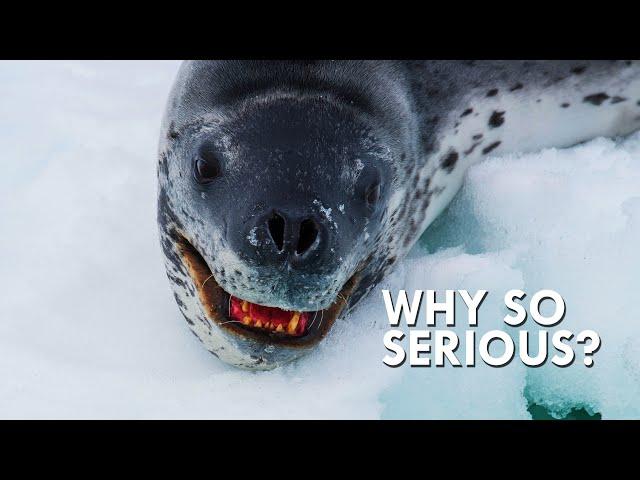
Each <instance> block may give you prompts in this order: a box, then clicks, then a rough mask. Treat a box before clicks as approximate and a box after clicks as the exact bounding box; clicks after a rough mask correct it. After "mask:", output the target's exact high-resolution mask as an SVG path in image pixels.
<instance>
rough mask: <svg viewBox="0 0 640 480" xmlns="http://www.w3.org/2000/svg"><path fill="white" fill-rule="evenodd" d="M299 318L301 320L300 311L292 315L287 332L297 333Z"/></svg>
mask: <svg viewBox="0 0 640 480" xmlns="http://www.w3.org/2000/svg"><path fill="white" fill-rule="evenodd" d="M299 320H300V312H295V313H294V314H293V315H292V316H291V319H290V320H289V325H287V333H296V329H297V328H298V321H299Z"/></svg>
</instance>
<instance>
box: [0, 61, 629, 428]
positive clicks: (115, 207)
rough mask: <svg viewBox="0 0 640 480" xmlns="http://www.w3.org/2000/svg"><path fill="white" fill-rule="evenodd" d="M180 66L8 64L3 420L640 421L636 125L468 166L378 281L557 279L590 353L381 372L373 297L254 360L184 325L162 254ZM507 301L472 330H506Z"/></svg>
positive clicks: (482, 283)
mask: <svg viewBox="0 0 640 480" xmlns="http://www.w3.org/2000/svg"><path fill="white" fill-rule="evenodd" d="M176 67H177V63H175V62H162V63H158V62H81V63H77V62H55V63H41V62H23V63H15V62H2V63H0V88H1V89H2V100H0V155H1V158H2V160H1V161H0V166H1V171H0V232H1V235H0V252H2V261H1V262H0V292H1V293H0V417H3V418H87V417H90V418H94V417H97V418H235V417H242V418H252V417H260V418H291V417H294V418H307V417H313V418H317V417H322V418H325V417H331V418H380V417H382V418H403V417H409V418H414V417H420V418H529V417H530V414H529V413H528V410H527V405H528V402H535V403H537V404H539V405H544V406H545V407H546V408H547V409H548V410H549V411H551V412H553V413H555V414H557V415H562V414H565V413H566V412H567V411H568V410H569V409H570V408H573V407H581V408H584V409H585V410H586V411H588V412H592V413H593V412H599V413H600V414H602V416H603V418H638V417H640V335H639V333H640V332H639V330H640V322H639V320H640V315H639V314H640V312H639V309H640V303H639V302H638V301H637V292H638V287H639V280H638V278H639V275H638V272H639V271H640V268H639V267H640V250H638V239H640V135H638V134H636V135H634V136H632V137H630V138H628V139H625V140H622V141H612V140H606V139H598V140H595V141H593V142H590V143H588V144H585V145H581V146H578V147H575V148H572V149H568V150H547V151H544V152H541V153H537V154H534V155H526V156H522V157H509V158H492V159H489V160H487V161H485V162H484V163H482V164H480V165H478V166H476V167H475V168H473V169H472V170H471V171H470V172H469V177H468V180H467V182H466V185H465V187H464V189H463V191H462V192H461V193H460V195H458V197H457V198H456V200H455V201H454V203H453V204H452V206H451V207H450V208H449V210H448V211H447V212H446V213H445V214H444V215H443V216H442V217H440V218H439V219H438V221H437V222H436V223H435V224H434V225H433V227H432V228H430V229H429V231H427V233H426V234H425V236H424V237H423V238H422V239H421V241H420V244H419V246H418V247H417V248H416V249H415V251H414V253H413V255H412V257H411V258H410V259H408V260H406V261H405V262H403V263H402V264H401V265H400V267H399V269H398V270H397V272H396V273H395V274H394V275H393V276H392V277H391V278H389V279H388V280H387V281H386V282H385V285H386V286H388V287H390V288H393V289H398V288H406V289H409V290H412V289H415V288H436V289H446V288H449V289H453V288H466V289H468V290H470V291H475V289H479V288H484V289H488V290H490V291H491V292H504V291H506V290H508V289H511V288H522V289H523V290H525V291H528V292H533V291H535V290H537V289H539V288H543V287H544V288H553V289H555V290H557V291H559V292H560V293H561V294H562V295H563V296H564V297H565V300H566V302H567V307H568V309H567V316H566V319H565V321H564V322H563V326H564V327H566V328H568V329H569V330H574V331H579V330H582V329H583V328H592V329H594V330H596V331H597V332H599V333H600V335H601V337H602V342H603V345H602V348H601V349H600V351H599V352H598V353H597V355H596V356H595V363H596V365H595V367H594V368H591V369H587V368H584V367H583V366H582V364H581V363H580V362H576V364H575V365H574V366H572V367H570V368H567V369H559V368H556V367H549V368H546V367H543V368H538V369H525V368H524V367H522V365H521V364H520V365H518V364H516V362H512V364H511V365H510V366H509V367H507V368H502V369H492V368H489V367H486V368H482V367H477V368H475V369H467V368H461V369H453V368H443V369H435V368H429V369H410V368H408V367H402V368H398V369H391V368H388V367H385V366H384V365H383V364H382V362H381V359H382V357H383V356H384V354H385V353H386V351H385V350H384V347H383V346H382V332H383V331H384V330H386V328H387V327H386V319H385V315H384V309H383V307H382V300H381V298H380V296H379V295H372V296H371V297H369V298H368V299H367V300H366V301H365V303H363V304H362V305H361V307H360V308H359V310H358V311H357V312H356V313H355V314H354V315H353V316H352V317H351V318H347V319H346V321H343V322H340V323H339V324H338V325H337V326H336V328H335V329H334V330H333V332H332V334H331V335H330V337H329V338H328V339H327V341H325V342H324V343H323V344H322V346H321V348H319V349H318V351H317V352H316V353H314V354H313V355H311V356H309V357H308V358H306V359H304V360H302V361H300V362H298V363H297V364H295V365H292V366H289V367H286V368H284V369H281V370H277V371H273V372H267V373H247V372H244V371H239V370H236V369H234V368H230V367H227V366H225V365H222V364H221V363H219V362H218V361H217V360H216V359H215V358H214V357H213V356H211V355H210V354H209V353H207V352H206V351H204V350H203V349H202V347H201V345H200V344H199V342H198V341H197V340H196V339H195V338H194V337H193V335H191V333H189V331H188V330H187V327H186V324H185V322H184V320H183V319H182V318H181V316H180V314H179V312H178V309H177V307H176V305H175V303H174V300H173V297H172V295H171V293H170V290H169V286H168V283H167V279H166V278H165V274H164V270H163V267H162V261H161V254H160V250H159V246H158V241H157V236H156V224H155V161H156V159H155V152H156V142H157V135H158V129H159V123H160V117H161V114H162V110H163V107H164V101H165V98H166V95H167V92H168V89H169V86H170V83H171V81H172V79H173V75H174V74H175V71H176ZM425 251H428V252H429V253H430V255H425ZM499 300H500V295H497V296H494V297H493V299H491V298H489V299H488V300H487V302H485V304H484V305H483V307H482V310H481V312H482V313H481V315H482V316H481V318H480V330H489V329H491V328H494V327H497V328H501V326H500V322H501V318H502V316H503V315H504V312H503V309H502V308H501V307H500V306H499V305H498V302H499ZM492 302H493V303H492Z"/></svg>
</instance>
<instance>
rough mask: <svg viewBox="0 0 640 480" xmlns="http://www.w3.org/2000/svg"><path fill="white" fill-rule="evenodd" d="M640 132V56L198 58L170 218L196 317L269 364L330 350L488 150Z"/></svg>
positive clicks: (250, 359) (167, 210)
mask: <svg viewBox="0 0 640 480" xmlns="http://www.w3.org/2000/svg"><path fill="white" fill-rule="evenodd" d="M638 128H640V63H639V62H635V61H615V62H614V61H598V62H584V61H478V62H472V61H416V62H413V61H384V62H382V61H376V62H367V61H334V62H330V61H319V62H271V61H220V62H187V63H185V64H183V66H182V67H181V69H180V72H179V74H178V77H177V80H176V82H175V85H174V87H173V90H172V92H171V95H170V98H169V102H168V106H167V111H166V115H165V118H164V121H163V126H162V136H161V141H160V147H159V165H158V180H159V188H158V220H159V226H160V236H161V244H162V248H163V251H164V254H165V258H166V262H165V263H166V268H167V274H168V276H169V279H170V281H171V285H172V287H173V291H174V295H175V298H176V301H177V303H178V305H179V307H180V309H181V311H182V313H183V315H184V316H185V318H186V320H187V322H188V323H189V326H190V328H191V329H192V330H193V332H194V333H195V334H196V336H197V337H198V338H199V339H200V340H201V341H202V342H203V343H204V345H205V346H206V347H207V348H208V349H209V350H210V351H211V352H213V353H214V354H215V355H217V356H218V357H220V358H221V359H222V360H224V361H226V362H228V363H231V364H233V365H237V366H239V367H243V368H255V369H268V368H274V367H276V366H278V365H281V364H283V363H285V362H287V361H290V360H292V359H294V358H296V357H298V356H300V355H301V354H303V353H305V352H306V351H308V350H310V349H311V348H313V347H314V346H315V345H316V344H317V342H318V341H319V340H320V339H321V338H322V337H323V336H324V335H326V333H327V332H328V331H329V329H330V328H331V325H332V324H333V322H334V321H335V319H336V318H337V317H338V316H340V315H343V314H344V312H345V311H347V309H349V308H353V307H354V306H355V305H356V304H357V302H358V301H359V300H360V299H361V298H362V297H363V296H364V295H366V293H367V292H369V291H370V290H371V289H372V288H373V287H374V286H375V285H376V284H377V283H378V282H379V281H380V279H382V278H383V277H384V276H385V275H386V274H387V273H388V272H389V271H390V269H392V268H393V266H394V265H395V264H396V263H397V261H398V260H399V259H401V258H402V257H403V256H404V255H405V254H406V253H407V252H408V251H409V249H410V248H411V247H412V246H413V244H414V243H415V241H416V240H417V239H418V238H419V237H420V234H421V233H422V232H423V231H424V229H425V228H426V227H427V226H428V225H429V224H430V223H431V221H433V219H434V218H435V217H436V216H437V215H438V214H439V213H440V212H442V210H443V209H444V208H445V207H446V206H447V204H448V203H449V202H450V200H451V199H452V198H453V196H454V195H455V193H456V192H457V191H458V189H459V188H460V186H461V184H462V181H463V177H464V173H465V171H466V170H467V168H468V167H469V166H470V165H471V164H473V163H474V162H476V161H478V160H479V159H481V158H483V157H484V156H486V155H488V154H492V155H498V154H504V153H508V152H527V151H533V150H538V149H540V148H543V147H549V146H556V147H565V146H570V145H573V144H576V143H579V142H581V141H585V140H588V139H591V138H593V137H596V136H601V135H604V136H615V135H623V134H627V133H630V132H632V131H634V130H636V129H638Z"/></svg>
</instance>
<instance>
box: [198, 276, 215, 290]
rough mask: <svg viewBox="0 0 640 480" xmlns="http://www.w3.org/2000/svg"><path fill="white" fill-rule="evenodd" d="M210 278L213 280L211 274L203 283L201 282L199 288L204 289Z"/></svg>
mask: <svg viewBox="0 0 640 480" xmlns="http://www.w3.org/2000/svg"><path fill="white" fill-rule="evenodd" d="M212 278H213V273H212V274H211V275H209V276H208V277H207V279H206V280H205V281H204V282H202V285H201V286H200V288H204V285H205V284H206V283H207V282H208V281H209V280H211V279H212Z"/></svg>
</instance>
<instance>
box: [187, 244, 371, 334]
mask: <svg viewBox="0 0 640 480" xmlns="http://www.w3.org/2000/svg"><path fill="white" fill-rule="evenodd" d="M177 246H178V251H179V252H180V256H181V257H182V261H183V263H184V264H185V266H186V267H187V271H188V273H189V275H190V276H191V279H192V280H193V283H194V285H195V287H196V291H197V292H198V297H199V299H200V303H201V304H202V306H203V307H204V311H205V313H206V315H207V317H208V319H209V320H210V321H212V322H214V323H215V324H217V325H218V326H219V327H220V328H222V329H224V330H225V331H226V332H227V333H230V334H233V335H237V336H241V337H245V338H249V339H253V340H255V341H258V342H262V343H270V344H274V345H282V346H285V345H286V346H291V347H296V346H298V347H309V346H312V345H313V344H315V343H317V342H319V341H320V340H321V339H322V338H323V337H324V336H325V335H326V334H327V332H328V331H329V330H330V329H331V327H332V326H333V324H334V322H335V321H336V319H337V318H338V316H339V315H340V313H341V312H342V311H343V310H344V308H345V307H346V306H347V303H348V301H349V298H350V296H351V294H352V293H353V292H354V290H355V288H356V287H357V285H358V282H359V279H360V275H359V273H356V274H354V275H353V276H352V277H351V278H350V279H349V280H348V281H347V282H346V283H345V285H344V286H343V287H342V290H341V291H340V293H339V294H338V295H337V297H336V301H335V302H334V303H333V304H332V305H331V306H330V307H328V308H326V309H324V310H317V311H305V312H299V311H288V310H283V309H280V308H277V307H270V306H265V305H258V304H256V303H251V302H248V301H246V300H243V299H242V298H238V297H236V296H233V295H232V294H230V293H228V292H226V291H225V290H224V289H223V288H222V287H221V286H220V285H219V284H218V283H217V282H216V280H215V278H214V277H213V274H212V273H211V269H210V268H209V266H208V265H207V262H206V261H205V259H204V258H203V256H202V255H201V254H200V253H199V252H198V250H197V249H196V248H195V247H194V246H193V245H192V244H191V243H190V242H189V241H188V240H187V239H186V238H184V237H182V236H181V237H180V239H179V240H178V243H177Z"/></svg>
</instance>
